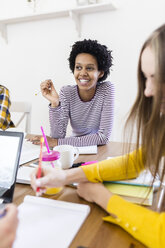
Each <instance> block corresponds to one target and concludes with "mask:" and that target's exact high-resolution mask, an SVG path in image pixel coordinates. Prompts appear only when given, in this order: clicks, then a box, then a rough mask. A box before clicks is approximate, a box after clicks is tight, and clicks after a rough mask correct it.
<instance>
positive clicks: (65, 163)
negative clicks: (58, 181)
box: [53, 145, 79, 169]
mask: <svg viewBox="0 0 165 248" xmlns="http://www.w3.org/2000/svg"><path fill="white" fill-rule="evenodd" d="M53 150H54V151H58V152H59V153H60V159H59V160H60V161H59V162H60V163H61V168H62V169H68V168H70V167H72V165H73V162H74V161H75V160H76V159H77V158H78V156H79V150H78V148H77V147H73V146H70V145H59V146H55V147H54V148H53Z"/></svg>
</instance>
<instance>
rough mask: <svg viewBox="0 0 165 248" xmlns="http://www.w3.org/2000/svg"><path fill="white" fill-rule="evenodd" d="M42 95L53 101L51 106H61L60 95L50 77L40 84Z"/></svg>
mask: <svg viewBox="0 0 165 248" xmlns="http://www.w3.org/2000/svg"><path fill="white" fill-rule="evenodd" d="M40 88H41V92H42V95H43V96H44V97H45V98H46V99H47V100H48V101H50V103H51V107H53V108H55V107H58V106H59V95H58V93H57V91H56V90H55V88H54V85H53V82H52V81H51V80H50V79H48V80H45V81H43V82H42V83H41V85H40Z"/></svg>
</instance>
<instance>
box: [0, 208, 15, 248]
mask: <svg viewBox="0 0 165 248" xmlns="http://www.w3.org/2000/svg"><path fill="white" fill-rule="evenodd" d="M17 225H18V218H17V208H16V206H15V205H13V204H8V205H7V206H6V215H5V216H4V217H2V218H1V219H0V248H6V247H7V248H11V247H12V244H13V242H14V240H15V236H16V230H17Z"/></svg>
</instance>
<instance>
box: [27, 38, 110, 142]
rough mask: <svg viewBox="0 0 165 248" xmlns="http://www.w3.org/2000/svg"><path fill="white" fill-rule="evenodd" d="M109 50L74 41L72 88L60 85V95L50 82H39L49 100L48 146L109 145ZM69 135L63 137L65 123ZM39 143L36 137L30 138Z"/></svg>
mask: <svg viewBox="0 0 165 248" xmlns="http://www.w3.org/2000/svg"><path fill="white" fill-rule="evenodd" d="M111 53H112V51H110V50H108V48H107V47H106V46H105V45H101V44H100V43H98V41H97V40H90V39H89V40H86V39H84V40H83V41H77V42H75V43H74V44H73V46H72V50H71V52H70V56H69V59H68V60H69V67H70V69H71V71H72V73H73V75H74V78H75V82H76V85H68V86H63V87H62V88H61V91H60V94H59V95H58V93H57V91H56V90H55V87H54V85H53V83H52V81H51V80H46V81H44V82H42V83H41V91H42V95H43V96H44V97H45V98H46V99H48V100H49V102H50V105H49V119H50V128H51V137H47V138H48V142H49V145H50V146H51V147H54V146H56V145H62V144H69V145H73V146H87V145H104V144H106V143H108V142H109V138H110V135H111V132H112V125H113V119H114V85H113V84H112V83H111V82H109V81H106V82H105V81H104V80H105V79H106V78H107V76H108V75H109V74H110V68H111V66H112V55H111ZM69 120H70V124H71V127H72V135H71V136H70V137H66V129H67V125H68V121H69ZM31 141H32V142H33V143H35V144H39V141H40V137H39V136H35V137H33V138H32V139H31Z"/></svg>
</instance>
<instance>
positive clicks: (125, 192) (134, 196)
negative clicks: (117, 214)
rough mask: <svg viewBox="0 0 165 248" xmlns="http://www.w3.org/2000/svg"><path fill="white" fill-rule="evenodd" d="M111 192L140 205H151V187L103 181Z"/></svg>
mask: <svg viewBox="0 0 165 248" xmlns="http://www.w3.org/2000/svg"><path fill="white" fill-rule="evenodd" d="M104 185H105V187H106V188H107V189H108V190H110V191H111V192H112V193H113V194H117V195H120V196H122V197H123V198H124V199H125V200H127V201H130V202H133V203H138V204H142V205H149V206H151V205H152V201H153V187H152V188H151V187H146V186H136V185H127V184H115V183H104Z"/></svg>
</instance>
